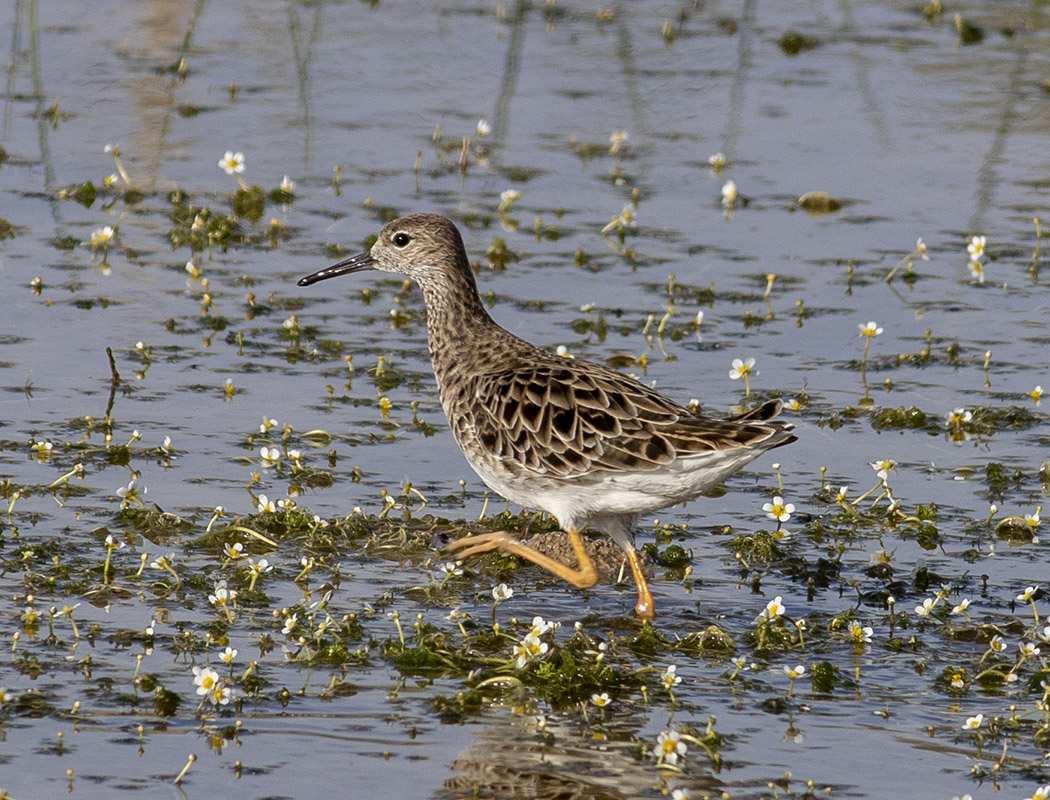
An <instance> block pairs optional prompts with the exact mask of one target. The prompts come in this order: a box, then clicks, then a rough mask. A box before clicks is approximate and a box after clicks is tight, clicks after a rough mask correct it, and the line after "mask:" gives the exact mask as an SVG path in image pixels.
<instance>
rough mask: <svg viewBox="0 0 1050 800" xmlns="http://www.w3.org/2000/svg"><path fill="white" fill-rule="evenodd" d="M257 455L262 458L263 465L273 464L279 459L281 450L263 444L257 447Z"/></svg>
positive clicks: (270, 465)
mask: <svg viewBox="0 0 1050 800" xmlns="http://www.w3.org/2000/svg"><path fill="white" fill-rule="evenodd" d="M259 456H260V457H261V458H262V462H263V466H264V467H272V466H275V465H276V464H277V463H279V462H280V460H281V451H280V450H278V449H277V448H276V447H267V446H266V445H263V446H262V447H260V448H259Z"/></svg>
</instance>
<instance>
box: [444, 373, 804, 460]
mask: <svg viewBox="0 0 1050 800" xmlns="http://www.w3.org/2000/svg"><path fill="white" fill-rule="evenodd" d="M576 363H578V362H576ZM584 366H586V369H579V368H574V367H575V363H574V362H567V363H566V364H564V365H561V364H552V365H539V366H536V365H530V366H525V365H516V366H512V367H508V368H505V369H502V370H498V371H494V372H489V373H485V374H483V375H480V376H477V377H475V378H473V379H472V380H470V381H467V382H465V384H464V385H462V387H461V390H462V391H463V392H464V394H465V395H473V396H472V397H470V398H469V400H468V397H466V396H464V397H462V398H461V402H458V403H455V405H456V406H457V407H458V408H459V409H461V413H459V414H457V415H456V417H457V418H456V419H454V420H453V421H452V424H453V426H454V427H455V428H456V433H457V437H458V438H459V439H460V441H461V442H469V441H471V440H476V441H477V442H478V443H479V444H480V445H481V446H482V447H484V448H485V449H486V450H487V451H488V452H490V453H493V454H496V455H497V456H498V457H499V458H500V460H502V461H503V463H504V464H506V465H508V466H509V465H510V464H517V465H519V466H520V467H522V468H524V469H525V470H528V471H531V472H537V473H541V474H546V475H550V476H552V477H572V476H576V475H580V474H583V473H586V472H591V471H594V470H611V471H623V470H638V471H648V470H655V469H658V468H659V467H661V466H663V465H666V464H669V463H670V462H672V461H674V460H675V459H676V458H680V457H683V456H689V455H693V454H698V453H706V452H712V451H724V450H730V449H733V448H737V447H747V446H760V445H759V443H761V442H763V441H764V440H766V439H769V438H770V437H771V436H774V435H775V434H776V433H777V432H778V431H781V430H785V429H786V428H787V427H788V426H785V425H783V424H782V423H764V422H763V421H764V420H765V419H768V418H770V417H771V416H774V415H775V412H776V411H777V410H779V401H773V403H772V406H773V408H771V409H767V410H766V412H765V413H764V414H759V413H757V410H756V412H753V413H752V414H751V415H745V417H744V419H741V420H719V419H713V418H710V417H703V416H700V415H698V414H694V413H692V412H691V411H689V410H688V409H686V408H682V407H681V406H679V405H677V404H675V403H674V402H672V401H671V400H669V399H668V398H666V397H664V396H663V395H661V394H659V393H658V392H656V391H654V390H652V389H650V388H648V387H647V386H644V385H643V384H641V383H639V382H638V381H636V380H635V379H633V378H631V377H628V376H627V375H623V374H621V373H619V372H615V371H613V370H610V369H606V368H605V367H601V366H599V365H595V364H586V365H584ZM767 405H769V404H767ZM752 420H754V421H752ZM784 438H785V439H787V438H788V437H784ZM783 443H786V441H785V442H783Z"/></svg>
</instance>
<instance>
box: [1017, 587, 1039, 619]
mask: <svg viewBox="0 0 1050 800" xmlns="http://www.w3.org/2000/svg"><path fill="white" fill-rule="evenodd" d="M1038 591H1039V587H1038V586H1028V587H1027V588H1025V590H1024V591H1023V592H1021V594H1019V595H1017V597H1016V599H1017V600H1018V601H1020V602H1022V603H1028V605H1030V606H1031V607H1032V614H1033V615H1034V616H1035V624H1036V625H1038V624H1039V610H1038V609H1037V608H1036V607H1035V595H1036V593H1037V592H1038Z"/></svg>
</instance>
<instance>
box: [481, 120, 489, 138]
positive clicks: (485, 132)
mask: <svg viewBox="0 0 1050 800" xmlns="http://www.w3.org/2000/svg"><path fill="white" fill-rule="evenodd" d="M490 133H492V126H491V125H489V124H488V123H487V122H486V121H485V120H483V119H479V120H478V136H488V135H489V134H490Z"/></svg>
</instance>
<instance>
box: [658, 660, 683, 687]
mask: <svg viewBox="0 0 1050 800" xmlns="http://www.w3.org/2000/svg"><path fill="white" fill-rule="evenodd" d="M677 669H678V668H677V667H676V666H675V665H674V664H668V665H667V669H666V670H664V674H663V676H662V680H663V684H664V688H665V689H667V691H671V688H672V687H674V686H677V685H678V684H680V683H681V682H682V679H681V678H679V677H678V676H677V675H675V671H676V670H677Z"/></svg>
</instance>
